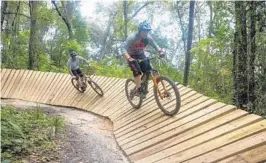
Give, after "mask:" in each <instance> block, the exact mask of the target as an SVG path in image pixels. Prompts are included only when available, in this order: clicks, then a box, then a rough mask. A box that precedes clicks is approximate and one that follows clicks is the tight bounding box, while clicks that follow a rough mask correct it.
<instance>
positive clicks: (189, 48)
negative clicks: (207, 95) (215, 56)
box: [184, 0, 195, 86]
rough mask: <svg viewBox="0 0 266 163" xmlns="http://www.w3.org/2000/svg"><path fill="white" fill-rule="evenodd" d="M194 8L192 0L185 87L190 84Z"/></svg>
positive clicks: (192, 0)
mask: <svg viewBox="0 0 266 163" xmlns="http://www.w3.org/2000/svg"><path fill="white" fill-rule="evenodd" d="M194 8H195V1H194V0H191V1H190V5H189V24H188V39H187V51H186V63H185V72H184V85H185V86H187V84H188V76H189V68H190V58H191V54H190V50H191V47H192V36H193V24H194Z"/></svg>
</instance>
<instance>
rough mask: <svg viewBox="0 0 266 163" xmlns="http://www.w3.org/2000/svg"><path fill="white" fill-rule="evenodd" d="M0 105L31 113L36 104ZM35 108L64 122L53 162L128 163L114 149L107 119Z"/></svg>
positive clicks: (47, 107)
mask: <svg viewBox="0 0 266 163" xmlns="http://www.w3.org/2000/svg"><path fill="white" fill-rule="evenodd" d="M1 105H2V106H6V105H13V106H15V107H16V108H22V109H34V108H36V105H37V104H36V103H34V102H28V101H21V100H13V99H1ZM39 105H40V108H41V109H42V110H43V111H44V112H45V113H46V114H48V115H51V116H60V117H62V118H63V119H64V121H65V127H64V132H63V134H61V136H59V137H60V141H57V142H58V143H57V149H58V155H59V156H58V160H57V161H55V162H62V163H74V162H75V163H128V162H130V161H129V160H128V158H127V157H126V156H125V154H124V152H123V151H122V150H121V149H120V147H119V146H118V144H117V142H116V140H115V137H114V135H113V125H112V122H111V121H110V120H109V119H108V118H105V117H100V116H98V115H95V114H92V113H89V112H86V111H82V110H78V109H74V108H66V107H56V106H51V105H44V104H39ZM25 162H27V161H25ZM30 162H31V161H30ZM34 162H35V161H34ZM48 162H49V161H48Z"/></svg>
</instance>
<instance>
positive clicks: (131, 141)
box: [117, 103, 235, 153]
mask: <svg viewBox="0 0 266 163" xmlns="http://www.w3.org/2000/svg"><path fill="white" fill-rule="evenodd" d="M223 106H224V104H223V103H216V104H214V105H211V106H209V107H206V108H205V107H203V108H202V109H200V110H199V111H197V112H195V113H193V114H191V115H189V116H186V117H183V118H181V119H178V121H174V123H173V122H171V123H170V124H168V125H166V124H167V122H166V123H165V124H162V123H159V124H158V125H156V126H154V127H151V128H148V129H147V131H146V130H145V131H143V132H141V133H138V134H136V135H134V136H132V137H130V138H128V139H123V137H127V136H128V135H124V136H123V137H122V138H121V139H123V141H122V140H121V141H119V139H117V141H118V142H119V144H120V145H121V146H122V147H123V148H124V149H129V148H131V147H133V146H135V145H137V144H140V143H142V142H145V141H147V142H148V140H152V139H154V138H155V137H157V136H159V137H163V139H162V140H165V139H166V138H167V137H169V136H172V135H173V134H174V133H176V132H178V133H180V132H183V131H184V125H185V126H189V127H190V128H193V127H195V126H197V125H198V124H199V123H203V122H205V120H206V119H208V120H209V119H211V118H213V116H219V115H217V114H218V113H220V114H222V113H224V112H228V111H232V110H233V109H234V108H235V107H234V106H228V107H223ZM213 112H214V113H213ZM195 122H198V123H195ZM191 124H194V126H193V125H191ZM179 127H180V128H179ZM186 129H187V128H186ZM162 135H164V136H162ZM157 142H158V141H157ZM151 143H152V141H151ZM135 149H137V147H135V148H132V149H130V150H127V151H128V152H130V153H132V152H133V151H134V150H135Z"/></svg>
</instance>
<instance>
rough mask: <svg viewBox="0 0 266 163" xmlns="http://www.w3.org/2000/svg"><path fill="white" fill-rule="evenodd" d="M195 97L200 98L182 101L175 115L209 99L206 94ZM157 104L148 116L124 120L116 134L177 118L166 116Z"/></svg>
mask: <svg viewBox="0 0 266 163" xmlns="http://www.w3.org/2000/svg"><path fill="white" fill-rule="evenodd" d="M194 97H195V98H198V100H195V99H194V98H192V97H191V98H189V99H188V100H187V101H186V102H184V103H183V102H182V104H181V107H180V110H179V112H178V114H177V115H175V117H176V116H181V115H182V114H184V113H183V112H184V111H186V110H188V108H192V107H194V106H196V105H199V104H200V103H204V102H205V101H206V100H207V99H208V97H206V96H194ZM199 97H201V98H199ZM181 101H183V99H182V97H181ZM184 101H185V100H184ZM191 101H193V103H192V105H189V107H186V106H187V105H186V104H188V103H190V102H191ZM212 102H215V101H213V100H212V101H208V102H207V103H208V105H210V104H211V103H212ZM205 104H206V103H205ZM156 106H157V104H156V103H155V104H154V105H153V106H151V107H152V108H155V109H156V111H154V112H152V113H151V114H150V116H149V117H147V116H143V117H139V116H136V115H135V117H137V119H135V118H133V117H129V118H128V119H130V121H129V122H124V123H122V125H120V126H117V128H118V129H116V130H115V132H114V133H115V134H116V136H117V137H119V133H120V132H122V131H124V132H125V130H126V129H131V130H135V129H136V128H138V129H140V128H143V127H142V126H146V124H149V126H150V127H151V126H153V125H155V124H157V123H158V122H159V123H161V122H163V121H165V120H167V119H172V120H173V119H175V118H172V117H168V116H165V115H164V114H162V112H161V110H160V109H159V108H158V107H156ZM151 116H152V117H151ZM131 119H132V120H131ZM155 120H156V121H155ZM144 121H146V122H144ZM120 124H121V123H120ZM146 127H147V126H146ZM146 127H145V128H146Z"/></svg>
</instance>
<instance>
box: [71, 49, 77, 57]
mask: <svg viewBox="0 0 266 163" xmlns="http://www.w3.org/2000/svg"><path fill="white" fill-rule="evenodd" d="M77 55H78V54H77V53H76V52H75V51H74V50H72V51H71V52H70V56H71V57H74V56H77Z"/></svg>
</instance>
